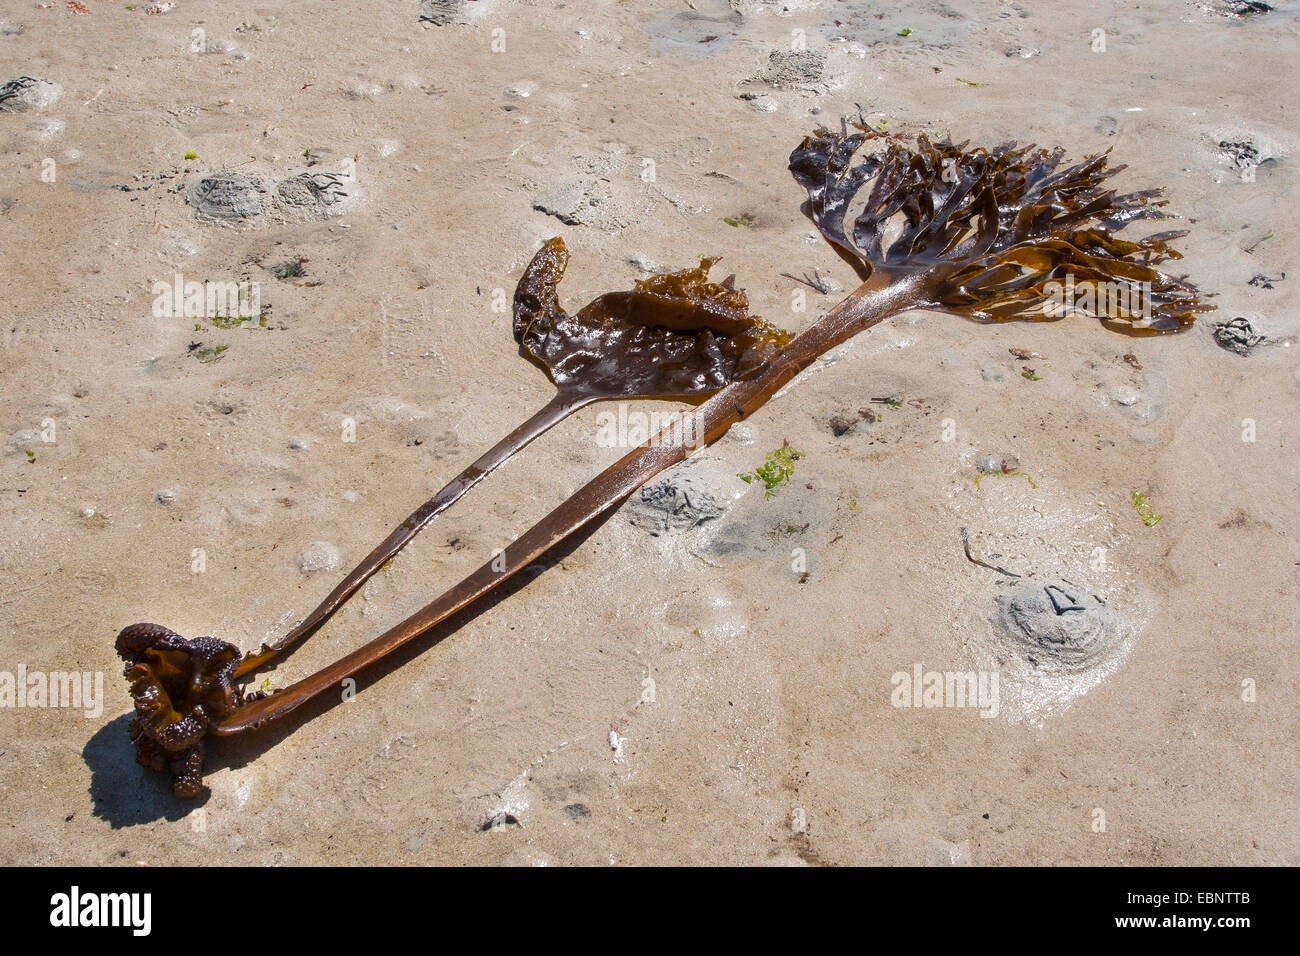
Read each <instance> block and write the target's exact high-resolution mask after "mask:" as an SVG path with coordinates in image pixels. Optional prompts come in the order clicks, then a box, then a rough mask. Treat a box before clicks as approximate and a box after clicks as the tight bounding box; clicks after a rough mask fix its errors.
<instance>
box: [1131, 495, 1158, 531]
mask: <svg viewBox="0 0 1300 956" xmlns="http://www.w3.org/2000/svg"><path fill="white" fill-rule="evenodd" d="M1133 510H1134V511H1136V512H1137V513H1138V517H1139V518H1141V519H1142V523H1143V524H1144V525H1146V526H1147V527H1148V528H1150V527H1152V526H1154V525H1155V524H1157V523H1158V522H1159V521H1160V519H1161V518H1163V517H1164V515H1158V514H1156V513H1155V512H1154V511H1153V510H1152V509H1151V503H1150V502H1149V501H1147V499H1146V495H1144V494H1142V492H1140V491H1135V492H1133Z"/></svg>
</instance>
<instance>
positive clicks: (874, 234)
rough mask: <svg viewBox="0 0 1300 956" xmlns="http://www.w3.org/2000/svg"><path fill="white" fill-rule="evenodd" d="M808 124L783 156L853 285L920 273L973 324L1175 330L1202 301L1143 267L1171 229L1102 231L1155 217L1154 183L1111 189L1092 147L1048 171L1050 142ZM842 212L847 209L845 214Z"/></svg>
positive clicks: (1052, 163)
mask: <svg viewBox="0 0 1300 956" xmlns="http://www.w3.org/2000/svg"><path fill="white" fill-rule="evenodd" d="M853 129H854V130H855V131H854V132H850V131H849V130H850V126H849V124H848V123H844V124H842V127H841V131H840V132H838V133H836V132H832V131H830V130H827V129H825V128H824V127H823V128H818V129H817V130H816V131H815V132H814V134H813V135H812V136H809V137H806V138H805V139H804V141H803V142H802V143H801V144H800V145H799V146H798V147H797V148H796V149H795V150H794V152H793V153H791V154H790V171H791V173H792V174H793V175H794V177H795V179H796V180H797V181H798V182H799V184H800V185H801V186H803V187H804V189H805V190H806V191H807V193H808V201H807V202H806V203H805V205H804V212H805V213H806V214H807V215H808V217H809V218H810V219H811V220H812V221H813V223H814V224H815V225H816V226H817V228H818V230H819V231H820V232H821V233H822V235H823V236H824V237H825V238H826V239H827V240H828V241H829V242H830V243H831V244H832V246H833V247H834V248H835V250H836V252H837V253H839V255H840V256H841V257H842V258H843V259H844V260H845V261H847V262H848V263H849V264H850V265H852V266H853V267H854V269H855V270H856V271H857V272H858V274H859V275H860V276H861V277H862V278H863V279H864V280H865V279H867V278H868V277H869V276H870V275H871V274H872V273H873V272H874V271H875V270H877V269H886V270H889V271H890V272H892V273H908V272H925V273H927V276H926V279H927V282H926V287H927V293H928V295H929V297H930V298H931V300H932V302H931V307H932V308H934V309H937V310H942V311H947V312H951V313H954V314H957V315H962V316H966V317H968V318H972V319H979V320H985V321H1012V320H1030V321H1054V320H1057V319H1060V318H1063V317H1065V316H1066V315H1085V316H1090V317H1093V318H1096V319H1099V320H1100V321H1101V322H1102V323H1103V324H1105V325H1106V326H1107V327H1109V328H1112V329H1115V330H1117V331H1122V332H1125V333H1127V334H1130V335H1154V334H1159V333H1163V332H1178V331H1182V330H1184V329H1187V328H1189V327H1190V326H1191V325H1192V323H1193V322H1194V321H1195V318H1196V315H1197V314H1198V313H1201V312H1208V311H1211V310H1212V309H1213V308H1214V307H1213V306H1210V305H1207V304H1205V303H1204V302H1202V301H1201V295H1200V293H1199V292H1198V290H1197V289H1196V287H1195V286H1193V285H1192V284H1190V283H1189V282H1187V281H1186V278H1185V277H1174V276H1171V275H1168V274H1166V273H1165V272H1162V271H1161V270H1159V269H1157V268H1155V266H1156V265H1157V264H1159V263H1161V262H1163V261H1165V260H1169V259H1178V258H1181V256H1180V254H1179V253H1178V251H1177V250H1175V249H1173V248H1172V247H1170V245H1169V242H1170V241H1171V240H1173V239H1177V238H1180V237H1182V236H1184V235H1186V232H1185V231H1175V232H1162V233H1158V234H1155V235H1152V236H1148V237H1147V238H1145V239H1141V240H1137V241H1128V240H1123V239H1118V238H1116V236H1115V233H1116V232H1118V231H1119V230H1121V229H1123V228H1124V227H1125V226H1126V225H1128V224H1129V223H1132V222H1135V221H1137V220H1139V219H1165V218H1172V217H1170V216H1168V215H1167V214H1166V213H1163V212H1161V210H1160V207H1162V206H1164V205H1165V201H1164V200H1162V199H1160V198H1159V197H1160V196H1161V195H1162V193H1163V190H1161V189H1147V190H1143V191H1140V192H1134V193H1128V194H1126V195H1119V194H1117V193H1116V192H1115V191H1114V190H1113V189H1110V188H1108V186H1107V185H1106V182H1107V180H1108V179H1109V178H1110V177H1112V176H1114V175H1115V174H1116V173H1119V172H1121V171H1122V170H1124V169H1125V168H1126V167H1124V166H1115V167H1109V166H1108V156H1107V154H1106V153H1103V154H1100V155H1096V156H1089V157H1088V158H1086V159H1085V160H1083V161H1082V162H1080V163H1076V164H1075V165H1072V166H1068V167H1065V168H1061V167H1062V164H1063V161H1064V158H1065V154H1064V151H1063V150H1061V149H1055V150H1051V151H1049V150H1046V149H1039V148H1036V147H1034V146H1032V145H1031V146H1017V145H1016V144H1014V143H1009V144H1005V145H1002V146H998V147H995V148H993V149H984V148H974V149H968V148H967V144H966V143H960V144H953V143H951V142H948V141H943V142H932V141H931V140H930V138H929V137H928V136H926V135H925V134H924V133H921V134H918V136H917V137H916V143H915V146H912V145H909V144H908V142H907V141H906V140H905V138H904V137H902V136H900V135H898V134H886V133H883V132H881V131H879V130H875V129H872V128H871V127H869V126H867V125H865V124H863V123H855V124H853ZM850 207H852V208H854V209H857V210H858V212H857V214H856V216H854V217H853V218H852V219H850V217H849V210H850Z"/></svg>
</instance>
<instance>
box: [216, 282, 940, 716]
mask: <svg viewBox="0 0 1300 956" xmlns="http://www.w3.org/2000/svg"><path fill="white" fill-rule="evenodd" d="M927 291H928V290H927V287H926V284H925V279H924V276H921V275H915V274H914V275H910V276H906V277H899V276H897V275H894V274H891V273H889V272H888V271H887V270H885V269H878V270H877V271H876V272H875V274H874V275H872V277H871V278H870V279H869V280H868V281H867V282H865V283H863V284H862V285H861V286H860V287H858V289H856V290H855V291H854V292H853V293H852V294H850V295H849V296H848V297H847V298H846V299H844V301H842V302H841V303H840V304H839V305H837V306H836V307H835V308H834V309H832V310H831V311H830V312H828V313H826V315H824V316H823V317H822V318H821V319H819V320H818V321H817V322H815V323H814V324H813V325H812V326H811V327H809V328H808V329H807V330H806V331H804V332H803V333H801V334H800V335H798V336H797V337H796V338H795V339H794V340H793V341H792V342H790V344H789V345H787V346H785V347H784V348H783V349H781V351H779V352H778V353H777V354H776V355H775V356H774V357H773V358H772V359H771V361H770V362H769V363H768V364H767V365H766V366H765V367H764V368H763V369H762V371H760V372H759V373H758V374H757V375H755V376H754V377H753V378H751V379H748V380H746V381H741V382H735V383H733V384H731V385H728V386H727V387H726V388H724V389H723V390H722V391H720V392H718V393H717V394H716V395H714V396H713V397H712V398H710V399H709V400H708V401H706V402H705V403H704V404H702V405H701V406H700V407H699V408H698V409H697V410H696V411H695V413H694V429H693V435H692V437H691V440H690V442H689V445H688V441H685V440H683V434H682V429H683V425H682V423H681V422H680V421H674V422H673V423H672V424H670V425H669V426H668V427H667V428H665V429H664V430H663V431H662V432H661V433H660V434H659V435H656V436H655V437H654V438H652V439H651V440H650V441H649V442H647V443H646V444H645V445H642V446H641V447H639V448H637V449H635V450H634V451H632V452H630V453H628V454H627V455H625V456H624V457H623V458H621V459H620V460H619V461H617V462H615V463H614V464H613V465H611V466H610V467H609V468H607V469H605V471H603V472H601V473H600V474H599V475H598V476H596V478H594V479H593V480H592V481H590V482H589V483H587V484H586V485H584V486H583V487H582V488H580V489H579V490H578V491H577V492H575V493H574V494H573V495H572V496H570V497H569V498H568V500H566V501H565V502H564V503H563V504H561V505H560V506H559V507H557V508H556V509H555V510H554V511H552V512H551V513H550V514H548V515H547V516H546V517H545V518H543V519H542V520H541V521H539V522H538V523H537V524H535V525H533V527H532V528H530V529H529V530H528V531H526V532H524V533H523V534H522V535H520V536H519V537H518V538H517V539H516V540H515V541H514V542H513V543H511V544H510V545H509V546H508V547H507V548H506V549H505V551H504V554H503V555H501V556H498V557H497V558H496V559H494V560H493V561H489V562H488V563H487V564H485V565H483V566H482V567H481V568H479V569H478V570H477V571H474V572H473V573H472V574H470V575H469V577H467V578H465V580H463V581H462V582H461V583H460V584H458V585H456V586H455V587H453V588H451V589H450V590H448V591H447V592H446V593H444V594H443V595H442V596H441V597H439V598H437V599H436V600H434V601H433V602H431V603H429V604H427V605H425V607H424V608H422V609H421V610H419V611H417V612H416V613H415V614H413V615H411V616H410V617H408V618H407V619H406V620H405V621H403V622H402V623H400V624H398V625H397V626H396V627H394V628H392V629H390V630H388V631H386V632H385V633H383V634H381V635H380V636H379V637H377V638H375V639H374V640H373V641H371V642H370V643H368V644H366V645H364V646H363V647H360V648H358V649H357V650H355V651H353V652H352V653H350V654H348V655H346V656H345V657H342V658H340V659H339V660H337V661H335V662H334V663H333V664H330V665H328V666H326V667H323V668H321V669H320V670H319V671H317V672H316V673H314V674H312V675H310V676H309V677H305V678H303V679H302V680H300V681H298V682H297V683H296V684H293V685H291V686H290V687H288V688H286V689H285V690H283V691H280V692H279V693H276V694H273V695H271V696H269V697H265V698H262V699H261V700H256V701H252V702H250V703H247V704H244V705H243V706H241V707H238V708H236V709H235V711H234V712H233V713H231V714H230V715H229V716H227V717H225V718H224V719H222V720H220V721H217V722H215V723H214V724H213V725H212V727H211V730H212V732H213V733H215V734H219V735H223V736H224V735H230V734H238V733H242V732H243V731H246V730H252V729H254V728H256V727H259V726H261V725H263V724H265V723H267V722H268V721H272V720H275V719H276V718H279V717H283V716H284V715H285V714H288V713H289V712H290V711H293V710H295V709H296V708H298V707H299V706H301V705H302V704H304V703H306V702H307V701H308V700H310V699H311V698H313V697H315V696H316V695H317V694H320V693H322V692H324V691H326V690H328V689H329V688H330V687H331V686H334V685H336V684H338V683H339V682H340V681H342V680H343V679H344V678H346V677H350V676H351V675H353V674H355V673H356V672H357V671H359V670H361V668H363V667H365V666H366V665H368V664H371V663H373V662H374V661H377V660H379V659H380V658H382V657H384V656H385V655H386V654H388V653H390V652H391V651H394V650H396V649H397V648H398V647H401V646H402V645H403V644H405V643H406V642H407V641H410V640H411V639H412V638H415V637H418V636H419V635H421V634H423V633H424V632H425V631H427V630H429V629H430V628H432V627H434V626H435V625H437V624H438V623H439V622H440V621H443V620H445V619H446V618H447V617H449V616H450V615H452V614H454V613H456V612H457V611H459V610H460V609H461V608H463V607H465V606H466V605H468V604H470V603H471V602H472V601H474V600H476V599H477V598H479V597H481V596H483V595H484V594H486V593H487V592H489V591H491V590H492V589H493V588H494V587H496V586H497V585H498V584H500V583H501V582H502V581H504V580H506V579H507V578H509V577H511V576H512V575H514V574H516V573H517V572H518V571H520V570H522V569H523V568H525V567H527V566H528V565H529V564H531V563H532V562H533V561H535V560H536V559H537V558H538V557H540V556H541V555H542V554H544V553H545V552H546V551H548V550H550V549H551V548H552V547H553V546H555V545H556V544H558V543H559V542H560V541H563V540H564V539H565V538H567V537H568V536H569V535H571V534H572V533H573V532H575V531H577V530H578V529H579V528H581V527H582V526H583V525H585V524H587V523H588V522H589V521H591V520H592V519H594V518H596V517H598V516H599V515H601V514H603V513H604V512H605V511H606V510H607V509H608V508H609V507H610V506H612V505H614V504H615V503H617V502H619V501H622V500H623V499H624V498H626V497H627V496H628V495H630V494H631V493H632V492H633V491H635V490H636V489H637V488H639V487H640V486H641V485H642V484H644V483H645V482H646V481H648V480H649V479H650V478H652V477H654V476H655V475H657V474H658V473H659V472H661V471H663V470H664V469H665V468H668V467H670V466H672V465H675V464H677V463H678V462H680V461H682V460H683V459H684V458H685V457H686V454H687V451H688V450H689V448H693V447H696V446H700V445H707V444H710V443H712V442H714V441H716V440H717V439H718V438H720V437H722V435H723V434H725V433H726V431H727V429H729V428H730V427H731V426H732V425H734V424H735V423H736V422H738V421H740V420H742V419H743V418H745V417H746V416H748V415H751V414H753V412H755V411H756V410H757V409H759V408H761V407H762V406H763V404H764V403H765V402H766V401H767V400H768V399H769V398H771V397H772V396H773V395H774V394H776V392H777V391H778V390H779V389H780V388H781V387H782V386H784V385H785V384H786V383H788V382H789V381H790V380H791V379H793V378H794V377H795V376H796V375H798V374H799V373H800V372H801V371H803V370H804V369H805V368H807V367H808V366H809V365H810V364H811V363H812V362H813V361H814V360H815V359H816V358H817V357H818V356H820V355H822V354H824V353H825V352H827V351H828V350H829V349H832V348H834V347H835V346H837V345H839V344H841V343H842V342H844V341H846V340H848V339H850V338H852V337H853V336H854V335H856V334H857V333H859V332H862V331H864V330H866V329H869V328H871V327H872V326H873V325H876V324H878V323H879V322H881V321H883V320H884V319H886V318H888V317H889V316H891V315H895V314H897V313H899V312H904V311H906V310H908V309H914V308H921V307H924V306H926V305H929V304H930V302H929V301H928V297H927ZM494 565H496V567H494ZM498 569H500V570H498Z"/></svg>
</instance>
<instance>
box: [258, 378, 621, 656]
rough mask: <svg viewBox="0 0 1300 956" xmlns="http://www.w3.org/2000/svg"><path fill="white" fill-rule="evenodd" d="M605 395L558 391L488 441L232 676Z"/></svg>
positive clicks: (297, 636)
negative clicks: (292, 625) (555, 428)
mask: <svg viewBox="0 0 1300 956" xmlns="http://www.w3.org/2000/svg"><path fill="white" fill-rule="evenodd" d="M603 397H604V396H601V395H588V394H581V393H578V392H576V391H562V392H560V393H559V394H557V395H556V396H555V398H553V399H551V401H549V402H548V403H547V404H545V405H543V406H542V407H541V408H540V409H538V411H537V412H536V413H535V414H534V415H533V416H532V417H530V418H529V419H528V420H527V421H525V422H523V423H522V424H521V425H520V426H519V427H518V428H516V429H515V430H514V431H512V432H511V433H510V434H509V435H507V436H506V437H505V438H503V439H501V441H499V442H497V443H496V444H495V445H493V446H492V448H491V449H489V450H488V451H487V452H486V453H485V454H484V455H483V456H482V457H480V458H479V459H478V460H477V461H475V462H474V464H472V465H470V466H469V467H468V468H466V469H465V470H464V471H462V472H461V473H460V474H459V475H457V476H456V477H455V478H453V479H452V480H451V481H449V482H447V484H446V485H444V486H443V487H442V489H441V490H440V491H439V492H438V493H437V494H436V495H434V496H433V497H432V498H430V499H429V500H428V501H426V502H425V503H424V504H422V505H420V507H419V508H417V509H416V510H415V511H414V512H413V513H412V514H411V515H410V517H408V518H407V519H406V520H405V521H403V522H402V523H401V524H399V525H398V526H397V527H396V528H394V529H393V530H392V532H391V533H390V534H389V535H388V537H386V538H385V539H384V540H383V541H381V542H380V543H379V544H378V545H377V546H376V547H375V549H374V550H373V551H371V552H370V553H369V554H368V555H366V556H365V558H363V559H362V560H361V563H360V564H358V565H357V566H356V567H355V568H353V569H352V571H351V572H350V573H349V574H348V576H347V577H346V578H344V579H343V580H342V581H341V582H339V584H338V586H337V587H336V588H334V590H333V591H331V592H330V593H329V596H328V597H326V598H325V600H324V601H322V602H321V603H320V604H319V605H318V606H317V608H316V610H314V611H312V612H311V614H309V615H307V617H306V618H304V619H303V621H302V623H300V624H299V625H298V626H297V627H295V628H294V629H293V630H291V631H290V632H289V633H288V634H286V635H284V637H282V638H280V639H279V640H278V641H276V642H274V643H272V644H263V645H262V648H261V650H259V651H257V652H256V653H250V654H248V655H247V656H246V657H244V659H243V660H241V661H240V662H239V666H238V667H237V668H236V669H235V674H234V676H235V677H239V676H241V675H243V674H247V673H248V672H250V671H253V670H256V669H257V668H259V667H261V666H262V665H263V664H265V663H266V662H267V661H269V660H271V659H272V658H273V657H275V656H276V655H277V654H280V653H282V652H283V651H284V650H285V649H286V648H288V647H289V646H290V645H292V644H296V643H297V642H298V641H300V640H302V639H303V638H305V637H308V636H310V635H311V634H312V633H313V632H315V631H316V630H317V628H319V627H320V626H321V625H322V624H324V623H325V621H327V620H328V619H329V617H330V615H332V614H333V613H334V612H335V611H337V610H338V609H339V607H340V606H341V605H342V604H343V602H344V601H346V600H347V599H348V598H350V597H351V596H352V595H353V594H354V593H356V590H357V588H359V587H361V585H363V584H365V583H366V581H367V580H369V578H370V576H371V575H373V574H374V573H375V572H376V571H378V570H379V569H380V568H382V567H383V566H384V562H385V561H387V560H388V559H389V558H391V557H392V556H393V555H395V554H396V553H397V552H398V551H401V550H402V548H404V547H406V545H407V544H409V543H410V541H411V539H412V538H414V537H415V536H416V535H417V534H419V533H420V531H421V530H423V529H424V527H425V526H426V525H428V524H429V522H430V521H432V520H433V519H434V518H436V517H437V516H438V515H439V514H441V513H442V512H444V511H446V510H447V509H448V508H450V507H451V506H452V505H453V504H455V503H456V501H457V500H458V499H459V498H460V497H461V496H462V495H463V494H465V492H467V491H469V490H470V489H471V488H473V487H474V486H475V485H476V484H478V483H479V482H480V481H482V480H483V479H484V478H486V477H487V476H488V475H490V474H492V472H494V471H496V469H497V468H499V467H500V466H501V465H503V464H504V463H505V462H506V461H507V460H509V459H510V457H511V456H512V455H514V454H515V453H516V452H518V451H519V450H521V449H522V448H524V447H525V446H526V445H527V444H528V443H529V442H531V441H532V440H533V439H534V438H536V437H537V436H539V435H541V434H542V433H543V432H545V431H546V430H547V429H549V428H551V427H552V426H554V425H555V424H556V423H558V422H560V421H562V420H563V419H564V418H565V417H566V416H568V415H570V414H572V413H573V412H575V411H577V410H578V409H579V408H582V407H583V406H584V405H588V404H590V403H592V402H595V401H598V400H600V399H601V398H603Z"/></svg>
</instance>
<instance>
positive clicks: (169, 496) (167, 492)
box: [153, 488, 176, 505]
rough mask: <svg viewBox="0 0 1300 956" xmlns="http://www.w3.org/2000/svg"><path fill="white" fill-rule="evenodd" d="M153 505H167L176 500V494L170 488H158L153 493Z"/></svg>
mask: <svg viewBox="0 0 1300 956" xmlns="http://www.w3.org/2000/svg"><path fill="white" fill-rule="evenodd" d="M153 500H154V504H158V505H169V504H171V503H172V502H174V501H175V500H176V492H174V491H172V490H171V489H170V488H159V489H158V490H157V491H155V492H154V493H153Z"/></svg>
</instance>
